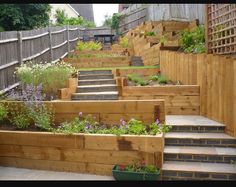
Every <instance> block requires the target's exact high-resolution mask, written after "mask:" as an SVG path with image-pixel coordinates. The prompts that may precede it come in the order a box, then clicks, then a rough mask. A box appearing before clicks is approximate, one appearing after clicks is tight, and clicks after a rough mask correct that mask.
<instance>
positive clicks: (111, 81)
mask: <svg viewBox="0 0 236 187" xmlns="http://www.w3.org/2000/svg"><path fill="white" fill-rule="evenodd" d="M101 84H103V85H104V84H116V81H115V80H114V79H93V80H79V81H78V85H79V86H82V85H101Z"/></svg>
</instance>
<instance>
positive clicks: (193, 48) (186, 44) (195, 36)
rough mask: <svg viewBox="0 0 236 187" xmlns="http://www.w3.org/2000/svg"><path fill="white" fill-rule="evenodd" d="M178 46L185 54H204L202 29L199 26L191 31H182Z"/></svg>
mask: <svg viewBox="0 0 236 187" xmlns="http://www.w3.org/2000/svg"><path fill="white" fill-rule="evenodd" d="M180 45H181V48H182V49H183V50H184V52H187V53H204V52H205V34H204V27H203V26H199V27H197V28H195V29H194V30H193V31H183V32H182V33H181V37H180Z"/></svg>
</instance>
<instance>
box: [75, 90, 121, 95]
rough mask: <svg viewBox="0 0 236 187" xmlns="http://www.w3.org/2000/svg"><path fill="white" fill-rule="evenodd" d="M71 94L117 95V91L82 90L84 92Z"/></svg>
mask: <svg viewBox="0 0 236 187" xmlns="http://www.w3.org/2000/svg"><path fill="white" fill-rule="evenodd" d="M73 95H118V92H116V91H112V92H84V93H73Z"/></svg>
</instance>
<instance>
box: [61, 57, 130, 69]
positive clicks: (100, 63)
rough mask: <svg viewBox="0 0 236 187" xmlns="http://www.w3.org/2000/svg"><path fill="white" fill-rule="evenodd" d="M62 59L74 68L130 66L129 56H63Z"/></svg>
mask: <svg viewBox="0 0 236 187" xmlns="http://www.w3.org/2000/svg"><path fill="white" fill-rule="evenodd" d="M63 61H65V62H67V63H70V64H71V65H72V66H74V67H76V68H100V67H123V66H130V64H131V57H101V58H97V57H89V58H86V57H81V58H63Z"/></svg>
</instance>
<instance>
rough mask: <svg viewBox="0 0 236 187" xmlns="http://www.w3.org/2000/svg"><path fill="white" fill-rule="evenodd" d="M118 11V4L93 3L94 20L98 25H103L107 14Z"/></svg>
mask: <svg viewBox="0 0 236 187" xmlns="http://www.w3.org/2000/svg"><path fill="white" fill-rule="evenodd" d="M117 12H118V4H93V13H94V21H95V24H96V26H97V27H99V26H102V24H103V21H104V18H105V15H106V14H108V15H110V16H112V15H113V13H117Z"/></svg>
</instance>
